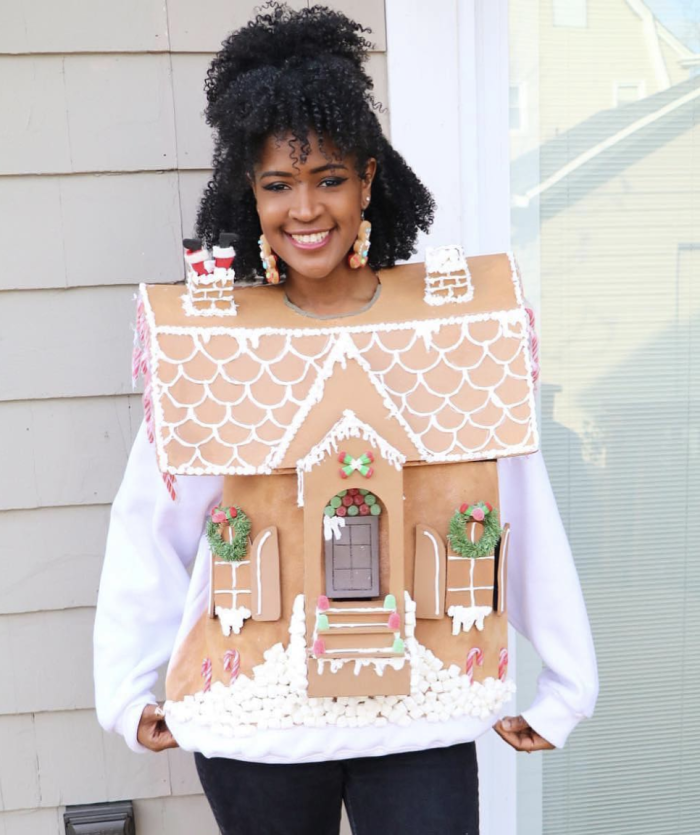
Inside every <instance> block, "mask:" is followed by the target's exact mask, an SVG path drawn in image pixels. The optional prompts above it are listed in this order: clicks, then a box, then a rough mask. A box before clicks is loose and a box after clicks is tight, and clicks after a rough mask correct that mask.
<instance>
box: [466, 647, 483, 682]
mask: <svg viewBox="0 0 700 835" xmlns="http://www.w3.org/2000/svg"><path fill="white" fill-rule="evenodd" d="M483 663H484V653H483V652H482V651H481V650H480V649H479V647H472V649H470V650H469V652H468V653H467V677H468V679H469V681H470V682H472V681H474V664H478V665H479V666H480V667H481V666H482V664H483Z"/></svg>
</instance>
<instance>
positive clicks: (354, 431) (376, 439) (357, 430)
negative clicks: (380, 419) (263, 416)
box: [297, 409, 406, 539]
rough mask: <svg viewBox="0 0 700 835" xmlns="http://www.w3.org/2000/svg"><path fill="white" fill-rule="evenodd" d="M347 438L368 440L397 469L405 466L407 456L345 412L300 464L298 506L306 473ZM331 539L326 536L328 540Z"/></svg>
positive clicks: (331, 453)
mask: <svg viewBox="0 0 700 835" xmlns="http://www.w3.org/2000/svg"><path fill="white" fill-rule="evenodd" d="M348 438H362V439H363V440H364V441H367V443H369V444H371V445H372V447H374V448H375V449H378V450H379V454H380V455H381V456H382V458H384V460H385V461H388V462H389V464H391V465H392V466H394V467H396V469H397V470H400V469H401V468H402V467H403V465H404V464H405V463H406V456H405V455H403V453H401V452H399V451H398V449H395V448H394V447H393V446H391V444H389V443H388V442H387V441H385V440H384V438H382V437H381V436H380V435H379V434H378V433H377V432H375V430H374V429H373V428H372V427H371V426H370V425H369V424H368V423H364V422H363V421H361V420H360V419H359V418H358V417H357V415H356V414H355V413H354V412H353V411H351V410H350V409H345V410H344V411H343V417H342V418H340V420H338V421H337V422H336V423H335V425H334V426H333V427H332V428H331V430H330V431H329V432H328V434H327V435H326V436H325V438H323V440H322V441H319V443H317V444H316V445H315V446H313V447H311V449H310V450H309V452H308V453H307V454H306V455H305V456H304V458H300V459H299V460H298V461H297V505H298V506H299V507H303V506H304V476H303V474H304V473H310V472H311V470H312V469H313V468H314V467H315V466H317V465H318V464H320V463H321V462H322V461H323V460H324V459H325V458H327V457H328V456H329V455H333V454H334V453H335V454H337V453H338V443H339V441H346V440H347V439H348ZM325 518H330V517H325ZM324 525H325V522H324ZM329 538H330V537H326V539H329ZM338 538H339V534H337V535H336V539H338Z"/></svg>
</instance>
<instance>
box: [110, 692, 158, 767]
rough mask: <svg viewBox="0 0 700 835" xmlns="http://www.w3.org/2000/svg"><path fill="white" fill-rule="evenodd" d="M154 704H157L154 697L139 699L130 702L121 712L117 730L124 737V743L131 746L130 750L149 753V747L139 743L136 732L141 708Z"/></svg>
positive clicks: (141, 711)
mask: <svg viewBox="0 0 700 835" xmlns="http://www.w3.org/2000/svg"><path fill="white" fill-rule="evenodd" d="M154 704H157V702H156V699H155V698H150V699H149V698H145V699H139V701H137V702H133V704H130V705H129V707H127V708H126V710H125V711H124V713H123V714H122V718H121V722H120V723H119V728H118V731H119V733H120V734H121V735H122V736H123V737H124V739H125V741H126V744H127V745H128V746H129V748H131V750H132V751H135V752H136V753H137V754H147V753H149V749H148V748H146V746H145V745H141V743H140V742H139V741H138V739H137V734H138V729H139V722H140V721H141V714H142V713H143V709H144V708H145V707H146V705H154Z"/></svg>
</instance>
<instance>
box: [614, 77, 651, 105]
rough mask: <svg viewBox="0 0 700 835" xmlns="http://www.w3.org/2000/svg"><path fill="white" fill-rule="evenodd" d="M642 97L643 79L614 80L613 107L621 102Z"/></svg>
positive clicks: (628, 101) (625, 102)
mask: <svg viewBox="0 0 700 835" xmlns="http://www.w3.org/2000/svg"><path fill="white" fill-rule="evenodd" d="M643 98H644V82H643V81H616V82H615V88H614V94H613V103H614V106H615V107H619V106H620V105H621V104H629V103H630V102H633V101H639V100H640V99H643Z"/></svg>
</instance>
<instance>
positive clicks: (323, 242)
mask: <svg viewBox="0 0 700 835" xmlns="http://www.w3.org/2000/svg"><path fill="white" fill-rule="evenodd" d="M332 231H333V230H332V229H319V230H317V231H309V232H300V233H298V234H300V235H322V234H323V233H324V232H326V233H327V234H326V237H325V238H323V240H321V241H310V242H308V243H303V242H302V241H297V240H295V239H294V238H293V237H292V236H291V234H290V233H289V232H285V233H284V234H285V235H286V236H287V237H288V238H289V240H290V241H291V243H292V244H293V245H294V246H295V247H297V249H321V247H324V246H325V245H326V244H327V243H328V241H330V239H331V232H332Z"/></svg>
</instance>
